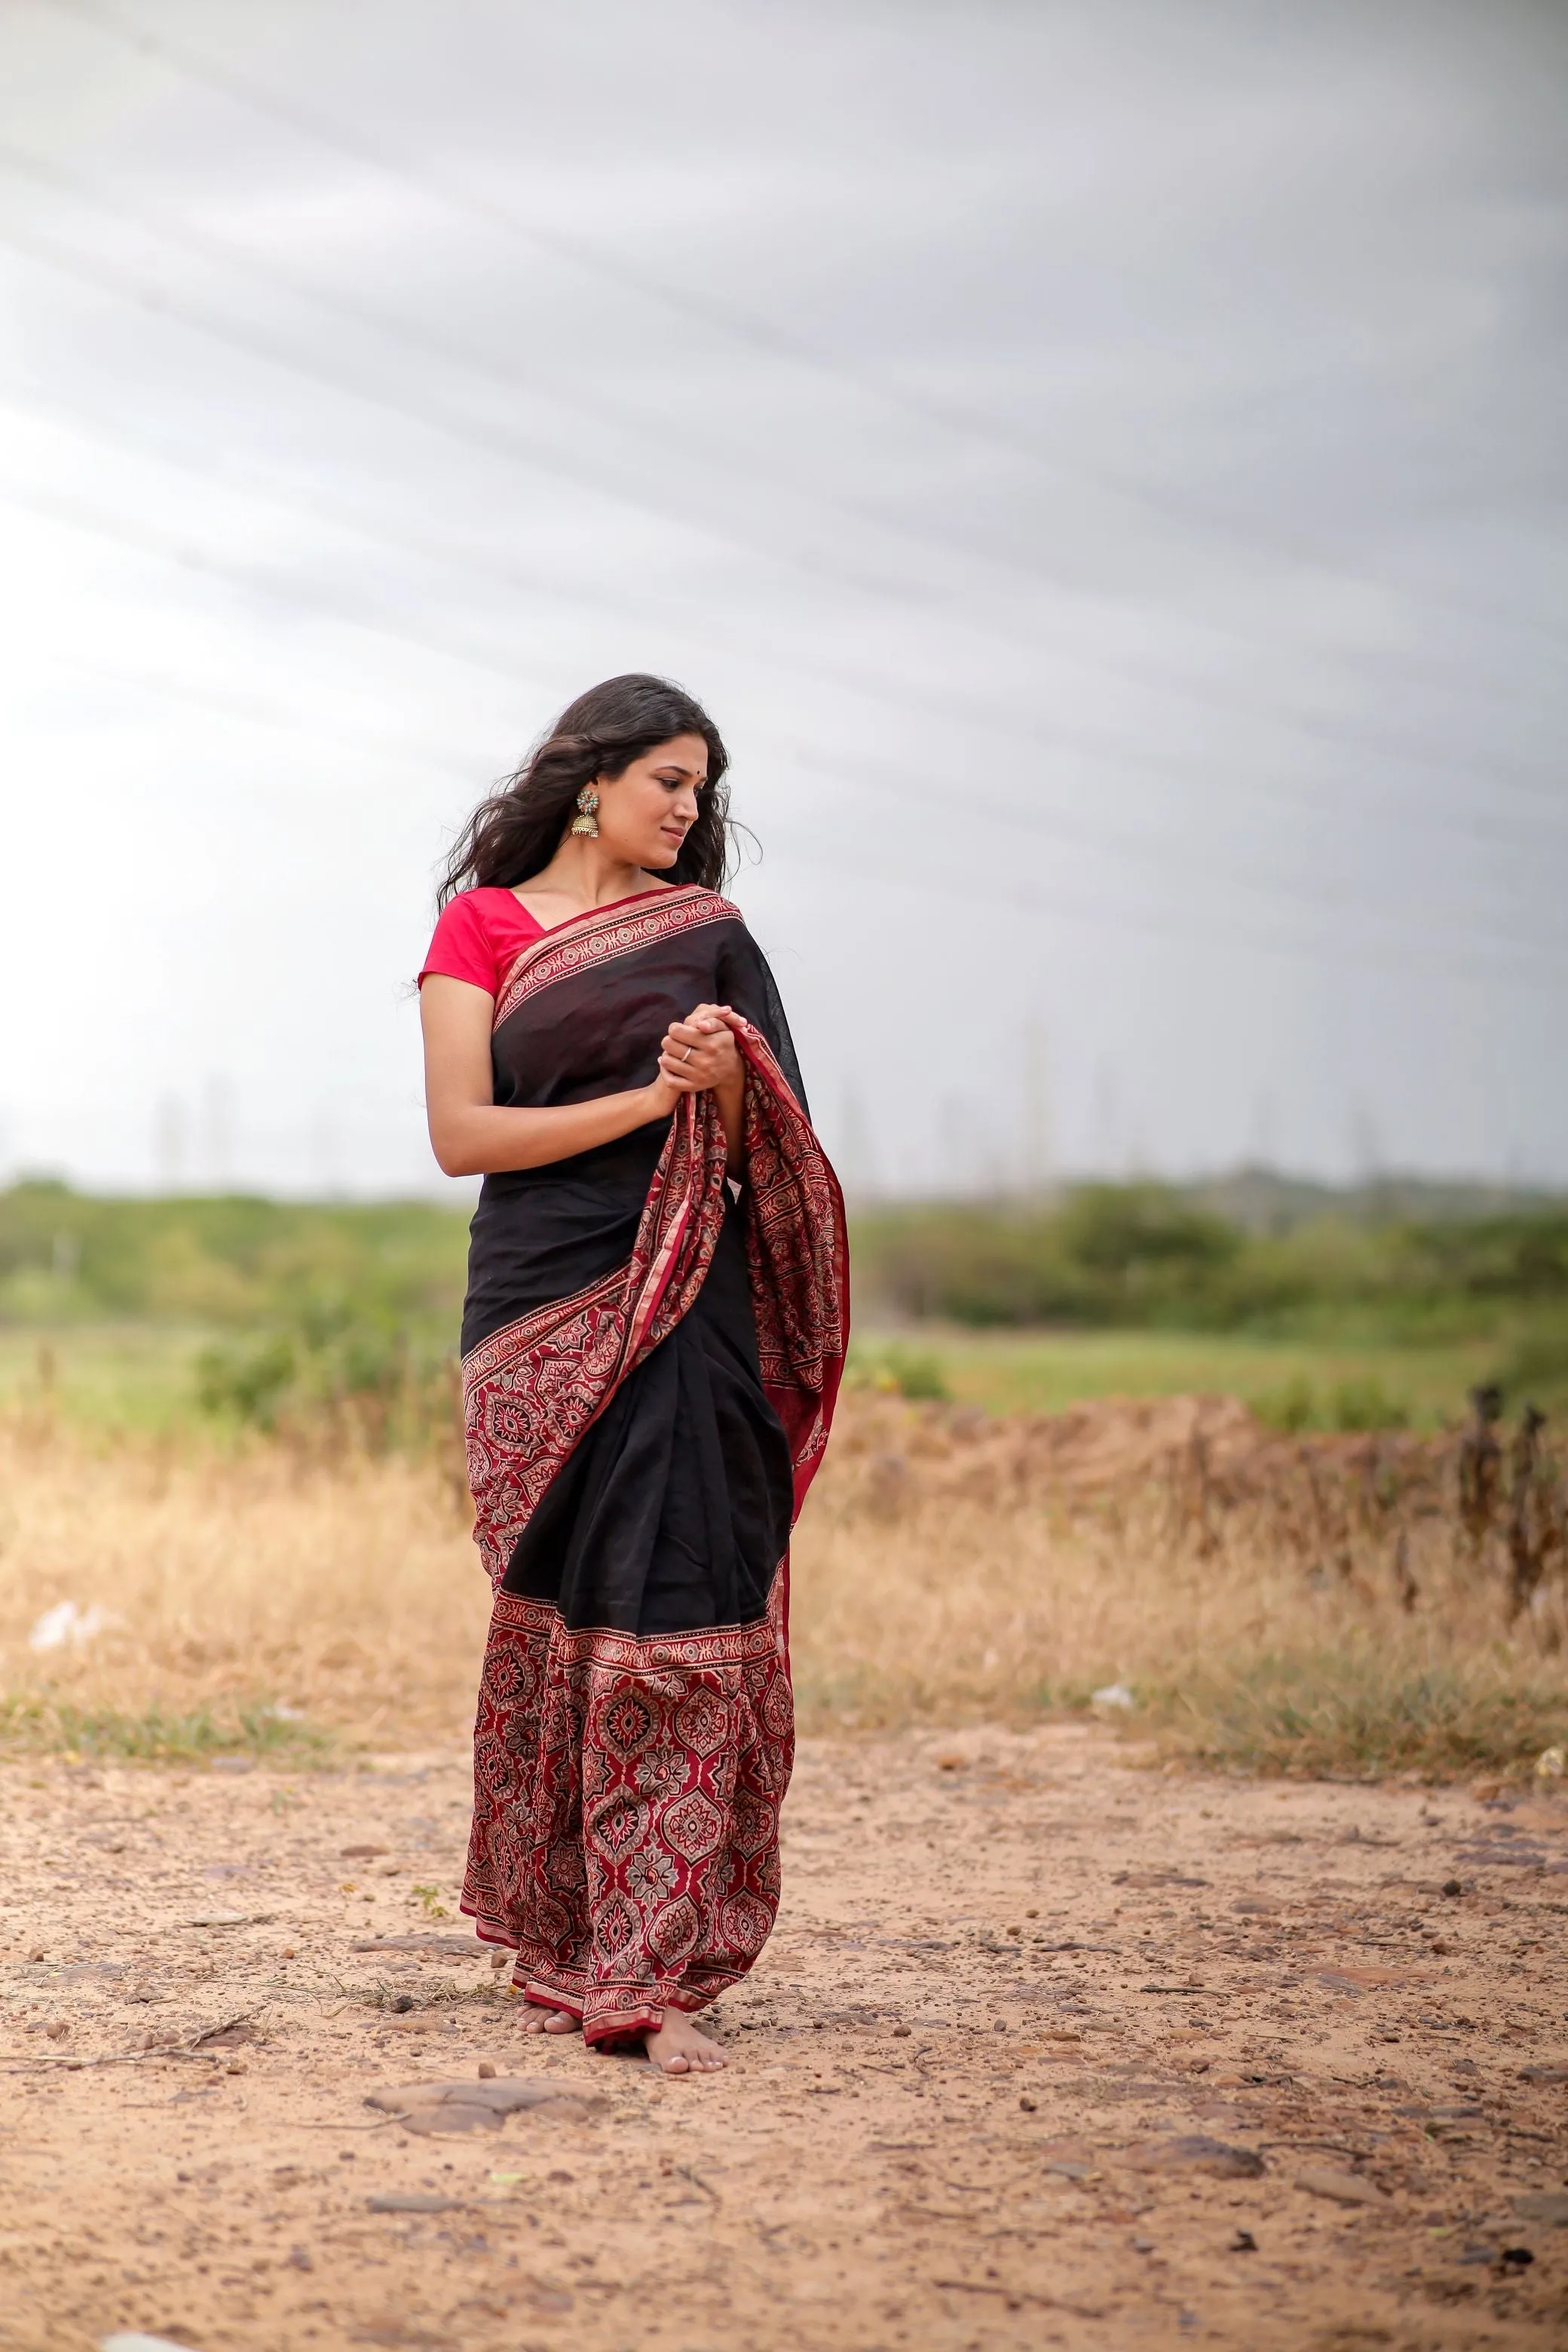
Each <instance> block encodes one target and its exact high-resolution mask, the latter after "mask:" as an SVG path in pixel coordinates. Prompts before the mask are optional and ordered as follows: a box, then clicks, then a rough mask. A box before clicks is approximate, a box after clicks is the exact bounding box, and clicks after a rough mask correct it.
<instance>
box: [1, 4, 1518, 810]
mask: <svg viewBox="0 0 1568 2352" xmlns="http://www.w3.org/2000/svg"><path fill="white" fill-rule="evenodd" d="M47 5H55V0H47ZM0 165H4V166H5V168H12V169H16V168H20V169H22V170H24V171H27V172H33V171H34V167H33V166H32V165H31V164H30V163H26V162H24V163H22V164H21V165H20V166H18V165H17V163H16V158H15V155H14V153H13V152H5V151H0ZM35 175H37V174H35ZM42 176H46V177H47V175H42ZM0 242H5V243H7V244H9V245H11V246H12V247H15V248H16V250H17V251H19V252H21V253H23V254H25V255H26V256H27V257H29V258H31V259H34V260H36V261H40V262H42V263H43V264H44V266H45V267H47V268H54V269H57V270H59V271H61V272H62V273H64V274H65V275H67V276H70V277H75V278H80V279H82V280H83V281H84V282H86V283H87V284H89V285H90V286H92V287H94V288H95V289H98V290H100V291H102V292H107V293H109V294H110V295H111V296H112V297H113V298H115V299H119V300H121V301H125V302H129V303H132V304H133V305H135V306H138V307H140V308H142V309H145V310H150V311H152V312H153V313H154V314H156V315H159V316H162V317H171V318H174V319H176V320H179V321H180V322H181V323H183V324H184V325H185V326H187V327H189V328H191V329H193V330H194V331H196V332H198V333H201V334H205V335H207V336H209V337H211V338H212V339H214V340H215V341H219V342H223V343H226V344H228V345H230V346H232V347H234V348H235V349H237V350H239V351H241V352H244V353H246V354H247V356H248V357H250V358H252V359H255V358H259V359H261V360H263V361H264V362H267V363H268V364H269V365H272V366H276V367H280V368H283V369H285V370H286V371H288V372H289V373H293V374H295V375H298V376H300V377H302V378H304V379H305V380H306V381H309V382H311V383H320V384H323V385H324V386H325V387H326V388H327V389H328V390H330V391H331V392H332V393H334V394H338V395H340V396H343V397H347V398H349V399H353V400H360V401H363V402H366V403H368V404H372V405H374V406H378V407H381V408H383V409H384V410H386V411H388V412H389V413H390V414H392V415H396V416H399V417H402V418H404V419H405V420H406V421H411V422H413V423H415V424H416V425H420V426H422V427H424V428H425V429H426V430H429V431H432V432H435V433H437V434H439V435H441V436H444V437H447V438H448V439H451V440H453V441H456V442H457V443H458V444H459V446H462V447H463V448H464V450H465V452H467V451H468V449H469V448H470V447H471V446H472V445H473V444H474V443H476V442H478V443H479V444H481V445H483V446H487V447H488V448H489V449H490V450H491V452H492V453H493V454H494V455H496V456H499V457H501V458H503V459H504V460H505V461H506V462H507V463H508V464H510V465H512V466H520V465H521V466H530V467H536V468H537V467H541V466H542V465H545V464H548V465H549V466H550V467H553V468H554V469H555V470H556V471H557V472H565V473H567V474H569V475H572V476H574V478H576V479H577V480H578V481H579V482H580V483H584V484H585V486H586V487H587V488H590V489H593V490H594V491H595V493H596V494H598V495H608V496H610V497H611V498H614V499H620V500H621V501H622V502H623V503H627V504H633V505H642V506H645V507H647V509H648V510H649V511H651V512H654V513H657V514H658V515H659V516H660V517H661V519H668V516H669V509H668V508H666V507H662V506H660V505H658V504H657V503H655V502H654V501H652V500H651V499H648V498H647V495H646V493H641V492H639V494H638V495H637V496H636V497H632V496H631V495H630V494H628V493H627V492H626V491H625V490H624V489H622V488H616V489H613V490H610V491H608V492H606V491H605V485H604V483H603V481H602V480H601V479H599V478H596V477H595V475H594V474H593V472H592V471H591V470H590V469H587V468H585V467H584V466H583V465H582V463H581V462H580V461H578V462H572V463H566V464H563V462H562V461H561V460H560V459H558V458H557V457H553V456H552V457H551V458H549V459H548V460H543V459H542V458H541V457H539V456H538V454H537V453H536V452H532V451H529V450H526V449H521V448H520V447H519V446H517V444H516V442H515V441H514V440H513V439H512V438H511V437H510V436H506V435H501V434H498V433H496V432H495V431H494V430H493V429H492V428H490V427H489V426H487V425H479V424H478V423H476V422H475V421H473V420H472V419H463V420H458V419H457V418H454V417H447V416H442V415H439V414H437V413H434V412H432V411H431V409H430V408H429V407H428V406H421V405H420V404H418V403H416V402H414V401H412V400H410V399H409V398H408V397H407V396H406V394H393V393H392V392H391V391H389V390H388V389H387V387H386V386H385V385H384V384H382V383H377V384H376V385H375V386H374V387H367V386H366V385H364V384H363V383H357V382H355V381H353V379H352V378H349V379H345V378H344V377H342V375H334V374H332V373H330V372H329V371H327V370H326V369H324V368H323V367H322V366H321V364H320V363H319V362H314V361H307V360H305V359H302V358H300V356H299V355H298V354H297V353H295V352H292V351H290V350H289V349H288V348H287V347H283V348H279V345H278V343H277V342H276V341H274V340H272V339H269V338H268V337H266V336H263V335H259V334H258V333H256V332H254V331H247V330H246V329H244V328H240V327H236V326H233V325H230V324H227V323H225V322H220V321H217V320H214V319H212V318H211V317H210V316H209V315H207V314H205V312H203V311H202V310H200V309H199V308H198V307H196V306H195V305H193V304H191V303H188V302H184V301H182V300H181V299H179V298H177V297H173V296H170V295H169V294H167V293H166V292H164V291H163V289H157V290H151V289H146V288H144V287H143V288H138V287H136V286H134V285H132V284H131V283H130V282H129V281H128V279H127V278H126V277H125V276H124V275H123V274H116V273H115V272H114V271H113V270H111V269H110V268H107V267H104V266H101V265H99V264H97V263H95V262H92V261H89V260H87V259H85V258H84V257H82V256H80V255H79V254H63V255H62V254H61V253H60V252H59V251H58V249H56V248H54V247H51V246H50V245H49V244H48V243H47V241H45V240H42V239H40V238H37V236H33V237H28V236H25V235H24V234H22V233H21V232H19V231H17V230H16V229H15V228H14V227H13V228H8V229H6V230H5V231H0ZM676 519H677V520H679V521H680V522H681V524H682V525H683V526H684V527H686V528H688V529H689V528H691V527H692V520H691V517H690V515H689V513H687V512H686V511H684V510H681V511H679V514H678V516H677V518H676ZM701 527H702V528H703V529H704V530H707V531H708V532H709V533H710V535H716V536H719V537H721V538H729V539H730V540H731V541H732V543H735V544H737V545H740V546H742V547H744V546H746V545H747V542H746V541H743V540H739V539H737V538H736V535H735V533H734V532H733V531H732V530H728V529H725V530H721V531H718V532H715V530H714V527H713V526H712V525H711V524H710V523H708V522H704V523H703V525H702V526H701ZM765 552H767V554H768V556H769V560H770V561H773V562H778V561H780V560H781V558H780V555H779V551H777V550H776V549H775V550H770V551H765ZM782 560H783V561H784V563H785V564H786V565H792V566H793V567H794V568H795V569H796V570H799V571H802V572H805V574H806V575H807V576H808V577H809V576H812V575H813V574H818V575H821V576H825V577H826V578H827V579H829V580H831V581H832V582H833V583H834V584H835V585H836V586H838V587H840V588H842V587H843V586H845V585H846V584H850V585H852V586H853V587H855V588H856V589H857V591H858V593H862V594H866V593H870V594H875V595H889V594H899V593H903V594H904V595H905V596H906V599H907V598H908V596H909V583H907V582H906V583H903V586H902V589H901V591H900V587H899V586H897V585H893V586H889V584H888V583H883V582H880V581H879V582H875V583H868V582H864V581H856V582H850V583H847V582H846V578H845V575H844V574H843V573H842V572H835V571H833V570H831V569H825V567H823V566H821V565H820V564H816V563H814V562H812V561H811V560H810V559H809V558H805V557H803V556H802V555H801V554H799V553H798V551H788V552H786V553H785V554H784V557H783V558H782ZM926 601H927V602H929V599H927V600H926ZM985 628H986V631H987V633H988V634H990V635H993V636H994V637H998V638H1001V639H1004V640H1005V641H1006V642H1008V643H1012V644H1015V645H1017V646H1020V647H1021V648H1023V649H1024V650H1026V651H1028V652H1030V653H1031V654H1037V652H1038V650H1039V648H1038V643H1037V639H1036V638H1035V637H1033V636H1023V635H1019V634H1018V633H1016V631H1013V630H1011V629H1008V628H999V627H998V626H997V625H995V623H994V621H991V620H988V621H987V623H986V624H985ZM1069 658H1071V659H1072V660H1073V661H1075V662H1076V663H1077V665H1078V666H1079V667H1080V668H1088V669H1090V670H1093V669H1095V668H1099V669H1101V670H1103V671H1105V672H1106V673H1107V674H1108V675H1110V676H1112V677H1129V678H1131V681H1132V682H1133V683H1134V684H1135V685H1138V686H1141V687H1144V688H1147V687H1151V686H1152V688H1154V690H1155V691H1156V692H1160V693H1165V694H1170V695H1174V696H1176V697H1177V698H1182V699H1185V700H1188V701H1195V702H1197V703H1198V704H1199V705H1200V706H1202V707H1205V708H1207V709H1218V710H1220V711H1222V712H1224V713H1225V715H1226V716H1227V717H1231V718H1234V717H1235V716H1237V713H1238V712H1243V713H1246V712H1250V713H1251V714H1252V715H1254V716H1262V717H1264V718H1265V719H1269V720H1271V721H1274V722H1276V723H1279V721H1278V715H1277V713H1276V712H1275V711H1274V710H1273V709H1270V707H1269V706H1268V705H1267V704H1261V705H1260V704H1258V703H1257V702H1256V701H1252V702H1249V701H1248V700H1247V698H1245V697H1243V696H1240V695H1238V694H1237V693H1236V691H1235V689H1234V688H1228V689H1227V690H1226V692H1225V693H1224V694H1215V693H1214V692H1212V691H1209V690H1205V688H1201V687H1195V686H1194V684H1193V683H1192V682H1191V681H1190V680H1185V679H1179V678H1173V677H1171V676H1170V675H1169V674H1168V673H1166V672H1163V671H1158V670H1150V669H1148V668H1146V667H1139V666H1138V665H1136V664H1131V663H1129V662H1127V661H1125V660H1124V659H1121V658H1120V657H1118V656H1105V655H1102V654H1101V655H1089V656H1084V655H1082V654H1073V655H1071V656H1069ZM903 690H904V689H903V688H902V686H901V684H900V686H899V687H898V688H896V691H899V692H900V693H901V692H902V691H903ZM1283 723H1284V724H1285V726H1286V729H1287V731H1293V732H1296V733H1298V734H1300V735H1301V736H1302V737H1304V738H1305V739H1307V740H1327V741H1330V742H1332V743H1336V744H1346V745H1349V746H1350V747H1352V748H1353V749H1360V750H1370V751H1375V752H1376V753H1378V754H1379V756H1380V757H1382V758H1385V759H1386V758H1394V759H1399V760H1403V761H1406V762H1408V763H1412V764H1414V765H1415V766H1416V767H1417V768H1419V769H1424V770H1425V769H1429V768H1434V767H1435V768H1437V769H1439V770H1442V771H1446V772H1449V773H1457V774H1458V775H1459V776H1460V777H1461V778H1462V779H1463V780H1464V781H1465V782H1474V781H1475V765H1474V762H1473V761H1471V760H1469V759H1468V758H1466V757H1462V756H1461V757H1453V756H1450V755H1448V754H1447V753H1446V752H1444V751H1438V750H1436V748H1434V747H1433V746H1431V745H1429V744H1425V745H1422V744H1411V743H1408V742H1405V741H1403V740H1400V739H1399V738H1397V737H1389V736H1387V735H1384V734H1381V733H1376V732H1369V731H1368V730H1367V729H1366V728H1365V727H1364V725H1363V726H1351V725H1348V724H1347V723H1346V722H1344V721H1342V720H1336V719H1324V718H1323V717H1321V715H1320V714H1315V713H1302V712H1295V713H1290V714H1289V716H1288V717H1287V719H1285V720H1284V722H1283ZM1064 732H1065V730H1060V729H1059V728H1058V729H1056V730H1052V733H1053V734H1054V738H1055V740H1057V741H1058V742H1059V741H1060V740H1063V737H1064ZM1045 740H1047V741H1049V740H1052V736H1051V735H1047V737H1046V739H1045ZM1086 748H1092V749H1093V750H1094V751H1095V753H1096V755H1097V756H1100V757H1107V756H1114V755H1112V754H1110V753H1109V752H1107V751H1106V750H1105V747H1104V746H1102V745H1100V744H1093V745H1092V746H1086ZM1145 763H1146V764H1158V763H1156V762H1153V761H1146V762H1145ZM1488 779H1489V781H1490V782H1505V783H1510V784H1513V785H1514V786H1515V787H1516V788H1520V789H1522V790H1524V791H1526V792H1529V793H1538V792H1539V791H1540V790H1541V788H1542V784H1543V783H1544V782H1546V780H1545V779H1543V778H1541V777H1537V776H1535V775H1533V774H1526V775H1524V776H1523V777H1518V776H1514V775H1510V772H1509V770H1508V769H1507V768H1506V767H1505V766H1503V765H1502V764H1501V763H1500V762H1498V761H1496V760H1495V758H1492V759H1489V766H1488Z"/></svg>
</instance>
